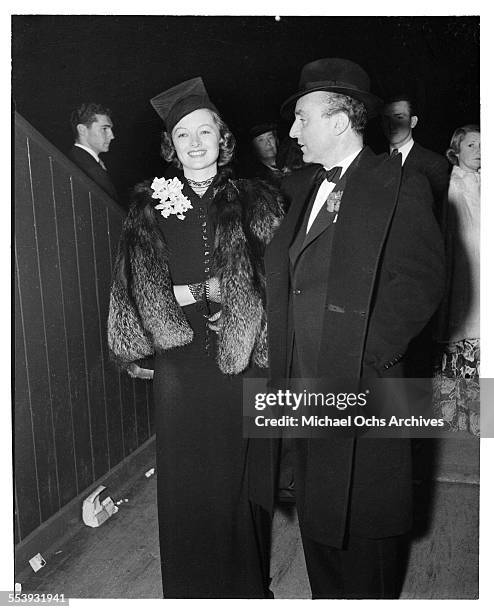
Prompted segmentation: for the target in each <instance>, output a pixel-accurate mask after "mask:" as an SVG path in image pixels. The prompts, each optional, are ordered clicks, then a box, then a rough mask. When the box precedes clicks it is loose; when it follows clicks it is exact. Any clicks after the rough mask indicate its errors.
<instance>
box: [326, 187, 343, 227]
mask: <svg viewBox="0 0 494 612" xmlns="http://www.w3.org/2000/svg"><path fill="white" fill-rule="evenodd" d="M342 195H343V191H332V192H331V193H330V194H329V195H328V198H327V200H326V210H327V211H328V212H329V213H333V212H334V213H336V215H335V217H334V219H333V223H336V220H337V219H338V212H339V210H340V202H341V196H342Z"/></svg>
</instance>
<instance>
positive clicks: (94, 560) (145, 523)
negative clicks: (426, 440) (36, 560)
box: [17, 440, 479, 599]
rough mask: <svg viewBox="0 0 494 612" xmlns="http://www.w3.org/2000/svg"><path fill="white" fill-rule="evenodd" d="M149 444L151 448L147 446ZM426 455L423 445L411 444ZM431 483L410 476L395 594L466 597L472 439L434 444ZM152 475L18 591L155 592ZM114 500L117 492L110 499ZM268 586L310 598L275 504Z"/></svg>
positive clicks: (474, 579)
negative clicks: (411, 504) (410, 503)
mask: <svg viewBox="0 0 494 612" xmlns="http://www.w3.org/2000/svg"><path fill="white" fill-rule="evenodd" d="M151 450H152V449H151ZM419 452H420V455H421V457H423V458H424V457H427V461H429V460H432V459H431V456H432V455H430V454H429V455H430V456H428V450H427V447H425V448H421V449H420V450H419ZM433 455H434V465H435V471H436V480H435V482H434V483H429V482H426V481H422V482H417V483H416V487H415V493H416V513H415V514H416V517H417V520H416V527H415V532H414V537H413V542H412V546H411V550H410V557H409V562H408V569H407V573H406V576H405V581H404V586H403V591H402V598H406V599H408V598H410V599H473V598H476V597H477V594H478V584H477V583H478V491H479V487H478V445H477V443H476V441H472V440H467V441H463V442H462V441H460V442H458V441H452V442H451V443H448V444H442V446H441V448H440V450H439V451H437V450H436V451H435V452H434V453H433ZM155 496H156V476H151V477H150V478H146V477H145V475H144V473H143V474H142V477H141V478H139V479H138V480H137V481H135V482H134V484H133V485H132V486H131V487H130V488H129V490H128V491H126V492H125V493H124V495H123V497H122V499H128V502H125V501H124V502H123V503H121V504H120V505H119V512H118V513H117V514H115V515H114V516H112V517H111V518H110V519H108V521H107V522H106V523H104V524H103V525H101V526H100V527H98V528H96V529H92V528H90V527H87V526H85V525H83V524H82V523H81V524H80V525H78V526H76V527H75V528H74V529H73V531H72V532H71V533H68V534H67V535H66V537H65V538H64V540H63V541H60V542H57V543H55V544H54V545H53V547H52V548H51V549H49V550H47V551H41V552H42V554H43V556H44V558H45V559H46V561H47V564H46V566H45V567H43V568H42V569H41V570H40V571H39V572H38V573H36V574H35V573H33V571H32V570H31V569H30V567H28V568H27V569H26V571H25V572H23V573H22V575H21V576H18V577H17V580H18V581H19V582H21V583H22V588H23V592H36V593H43V592H46V593H48V592H49V593H64V594H65V596H66V597H68V598H100V599H103V598H122V599H123V598H126V599H138V598H161V597H162V590H161V579H160V562H159V550H158V537H157V530H158V523H157V513H156V504H155ZM115 501H117V500H115ZM271 576H272V586H271V588H272V590H273V592H274V594H275V597H276V598H286V599H297V598H299V599H305V598H310V587H309V584H308V579H307V574H306V570H305V564H304V559H303V552H302V548H301V542H300V535H299V532H298V526H297V520H296V516H295V513H294V511H293V509H290V507H288V508H285V509H278V511H277V512H276V515H275V520H274V526H273V549H272V564H271Z"/></svg>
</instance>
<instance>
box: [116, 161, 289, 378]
mask: <svg viewBox="0 0 494 612" xmlns="http://www.w3.org/2000/svg"><path fill="white" fill-rule="evenodd" d="M150 184H151V182H150V181H147V182H145V183H141V184H139V185H137V186H136V187H135V189H134V192H133V197H132V204H131V207H130V211H129V214H128V216H127V218H126V220H125V222H124V226H123V231H122V236H121V238H120V242H119V246H118V253H117V257H116V261H115V267H114V273H113V283H112V288H111V294H110V307H109V316H108V344H109V350H110V357H111V358H112V359H113V361H115V362H116V363H117V364H118V365H119V366H120V367H121V368H123V369H126V370H128V371H131V370H132V364H133V363H135V362H136V361H138V360H140V359H143V358H145V357H149V356H151V355H153V354H155V353H156V352H160V351H166V350H168V349H172V348H175V347H179V346H183V345H186V344H189V343H190V342H192V340H193V331H192V328H191V327H190V325H189V323H188V321H187V318H186V316H185V315H184V312H183V310H182V308H181V307H180V306H179V304H178V302H177V301H176V299H175V296H174V293H173V284H172V280H171V278H170V272H169V267H168V255H167V245H166V243H165V240H164V237H163V234H162V233H161V231H160V229H159V225H158V217H157V215H158V214H159V213H158V212H157V211H155V210H154V206H155V205H156V203H157V201H156V200H154V199H152V198H151V194H152V190H151V187H150ZM210 206H211V207H212V208H211V219H212V222H213V224H214V227H215V243H214V248H213V257H212V275H214V276H217V277H218V278H219V281H220V287H221V325H220V329H219V331H218V342H217V363H218V367H219V369H220V370H221V371H222V372H223V373H225V374H238V373H240V372H242V371H243V370H245V369H246V368H247V367H248V366H249V364H251V363H254V364H256V365H258V366H260V367H267V364H268V358H267V333H266V315H265V309H264V306H265V277H264V265H263V255H264V249H265V247H266V245H267V244H268V242H269V241H270V240H271V238H272V236H273V233H274V231H275V229H276V227H277V226H278V225H279V223H280V221H281V219H282V216H283V202H282V199H281V196H280V194H279V193H278V192H277V191H276V190H275V189H274V188H273V187H271V186H270V185H268V184H267V183H265V182H264V181H259V180H231V179H229V178H228V176H227V174H226V173H225V172H223V173H220V174H218V176H217V178H216V180H215V186H214V196H213V200H212V202H211V205H210ZM192 280H195V279H191V281H192Z"/></svg>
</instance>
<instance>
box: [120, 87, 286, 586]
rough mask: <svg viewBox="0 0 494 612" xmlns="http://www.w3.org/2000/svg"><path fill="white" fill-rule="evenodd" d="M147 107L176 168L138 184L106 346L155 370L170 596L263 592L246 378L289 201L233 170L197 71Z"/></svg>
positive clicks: (260, 339)
mask: <svg viewBox="0 0 494 612" xmlns="http://www.w3.org/2000/svg"><path fill="white" fill-rule="evenodd" d="M151 104H152V106H153V107H154V109H155V110H156V111H157V113H158V114H159V115H160V117H161V118H162V119H163V121H164V123H165V131H164V133H163V136H162V155H163V157H164V158H165V160H166V161H168V162H171V163H172V165H173V167H174V170H173V171H170V172H168V173H167V174H166V175H165V176H164V177H156V178H154V180H153V181H147V182H144V183H141V184H139V185H137V186H136V187H135V189H134V193H133V202H132V206H131V208H130V212H129V215H128V217H127V219H126V221H125V223H124V228H123V233H122V237H121V240H120V244H119V252H118V255H117V259H116V263H115V269H114V279H113V285H112V291H111V298H110V313H109V320H108V341H109V347H110V352H111V355H112V357H113V359H114V360H115V361H116V362H117V363H118V364H119V365H120V367H122V368H123V369H125V370H126V371H127V372H128V373H129V374H130V375H131V376H138V377H144V378H146V377H147V378H153V375H154V378H153V394H154V406H155V412H156V417H155V423H156V444H157V475H158V517H159V534H160V548H161V571H162V580H163V593H164V596H165V597H170V598H260V597H266V596H269V590H268V580H269V568H268V567H266V556H265V555H263V554H261V551H260V550H259V547H258V537H257V536H256V528H258V525H259V523H258V522H257V521H256V522H255V521H254V514H253V511H252V509H251V507H250V504H249V500H248V497H247V482H246V478H247V473H246V465H247V463H246V453H247V445H248V440H247V439H244V438H243V437H242V376H256V375H257V376H262V375H263V372H262V368H265V367H266V366H267V348H266V320H265V312H264V270H263V261H262V258H263V253H264V248H265V246H266V244H267V243H268V242H269V241H270V239H271V237H272V235H273V232H274V231H275V228H276V227H277V225H278V224H279V223H280V221H281V218H282V201H281V197H280V196H279V194H278V192H276V191H275V190H274V189H273V188H272V187H270V186H269V185H267V184H266V183H263V182H262V181H255V180H232V179H231V178H230V174H229V171H228V169H227V164H228V162H229V161H230V160H231V157H232V154H233V149H234V138H233V135H232V133H231V132H230V131H229V129H228V127H227V126H226V125H225V123H224V122H223V121H222V119H221V118H220V116H219V114H218V111H217V109H216V107H215V106H214V104H213V103H212V102H211V101H210V99H209V97H208V94H207V92H206V90H205V88H204V84H203V82H202V79H201V78H200V77H198V78H194V79H191V80H189V81H186V82H184V83H180V84H179V85H177V86H175V87H173V88H171V89H169V90H167V91H165V92H163V93H161V94H159V95H158V96H156V97H155V98H153V99H152V100H151ZM150 357H153V358H154V364H153V368H152V369H151V368H150V367H149V364H148V360H149V358H150ZM146 366H147V367H146ZM262 560H263V561H262Z"/></svg>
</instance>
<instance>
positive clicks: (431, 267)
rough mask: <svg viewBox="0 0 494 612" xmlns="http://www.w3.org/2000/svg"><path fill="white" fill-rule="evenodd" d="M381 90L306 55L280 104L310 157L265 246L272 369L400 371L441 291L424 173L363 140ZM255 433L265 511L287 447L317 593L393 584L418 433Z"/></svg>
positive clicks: (254, 485) (289, 372) (354, 594)
mask: <svg viewBox="0 0 494 612" xmlns="http://www.w3.org/2000/svg"><path fill="white" fill-rule="evenodd" d="M380 102H381V101H380V100H379V98H377V97H376V96H374V95H373V94H372V93H371V92H370V82H369V77H368V75H367V74H366V72H365V71H364V70H363V69H362V68H361V67H360V66H358V65H357V64H355V63H354V62H352V61H349V60H345V59H340V58H325V59H320V60H316V61H314V62H311V63H309V64H307V65H306V66H304V68H303V69H302V74H301V77H300V86H299V91H298V92H297V93H296V94H295V95H293V96H291V97H290V98H289V99H288V100H287V101H286V102H285V104H284V105H283V106H282V109H281V112H282V115H285V116H286V117H291V118H292V120H293V118H294V120H293V125H292V127H291V130H290V136H291V137H292V138H294V139H296V140H297V142H298V144H299V146H300V147H301V149H302V153H303V159H304V162H306V163H308V164H310V165H308V166H307V167H305V168H303V169H301V170H298V171H297V172H294V173H293V174H291V175H289V176H287V177H286V178H285V179H283V182H282V191H283V192H284V194H285V196H286V198H287V199H288V204H289V208H288V213H287V216H286V217H285V219H284V221H283V222H282V224H281V226H280V228H279V229H278V231H277V232H276V233H275V236H274V237H273V240H272V241H271V243H270V244H269V246H268V248H267V249H266V254H265V265H266V285H267V287H266V291H267V319H268V343H269V363H270V379H271V380H273V381H277V380H281V379H284V378H286V377H288V378H293V379H301V378H302V379H306V380H307V379H326V380H328V379H333V380H335V379H338V380H342V379H345V380H351V381H354V382H355V384H357V385H358V384H359V379H360V377H361V376H364V377H371V378H375V377H385V376H386V377H387V376H390V377H401V376H403V372H402V370H401V366H402V361H403V357H404V354H405V353H406V350H407V347H408V344H409V342H410V340H411V339H412V338H413V337H414V336H415V335H416V334H418V333H419V332H420V330H421V329H422V328H423V327H424V326H425V324H426V323H427V321H428V320H429V319H430V317H431V316H432V315H433V313H434V311H435V310H436V308H437V306H438V304H439V302H440V300H441V297H442V293H443V287H444V255H443V252H442V241H441V237H440V232H439V228H438V226H437V224H436V222H435V219H434V216H433V214H432V205H431V196H430V191H429V189H428V187H427V183H426V181H425V179H424V178H423V177H421V176H420V175H414V176H413V177H411V178H410V179H409V180H407V181H402V177H401V174H402V172H401V165H400V160H399V157H396V158H391V157H390V156H389V155H385V156H377V155H375V154H374V152H373V151H372V150H371V149H369V148H368V147H365V146H364V144H363V133H364V130H365V126H366V123H367V117H372V116H375V115H376V114H377V113H378V112H379V107H380ZM250 442H251V446H250V453H251V455H250V471H249V474H250V475H249V487H250V497H251V500H252V501H253V502H254V503H255V504H257V506H260V507H261V508H264V509H265V510H267V511H268V512H272V509H273V504H274V499H275V498H276V492H277V487H278V479H277V476H278V475H279V474H280V472H281V473H283V469H285V466H283V465H281V468H280V461H279V457H282V460H281V461H282V462H283V460H285V461H286V460H288V461H291V463H292V468H293V473H294V490H295V499H296V506H297V512H298V518H299V525H300V531H301V536H302V542H303V546H304V554H305V559H306V564H307V570H308V575H309V580H310V584H311V590H312V596H313V598H314V599H319V598H389V597H398V594H399V568H400V563H399V562H400V560H402V559H400V555H399V548H400V544H401V540H402V538H403V537H404V536H405V534H406V533H407V532H408V530H409V529H410V527H411V521H412V514H411V457H410V444H409V442H410V441H409V440H407V439H386V438H382V439H372V438H366V439H362V438H354V437H352V436H342V437H334V438H329V439H317V438H314V439H312V438H311V437H306V438H295V439H293V440H288V443H287V439H284V440H283V441H282V442H280V441H279V440H255V439H254V440H251V441H250ZM287 446H288V448H290V446H291V452H290V451H289V450H288V452H287V449H286V447H287ZM280 447H281V448H280Z"/></svg>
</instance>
